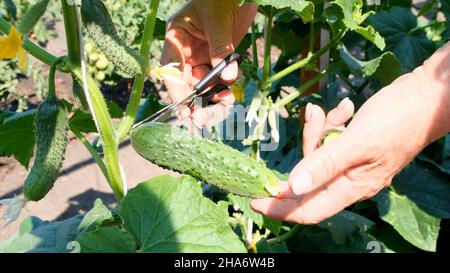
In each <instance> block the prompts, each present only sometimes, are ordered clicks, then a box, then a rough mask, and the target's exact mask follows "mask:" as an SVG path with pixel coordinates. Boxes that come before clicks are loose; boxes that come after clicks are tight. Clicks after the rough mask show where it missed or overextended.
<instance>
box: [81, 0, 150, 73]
mask: <svg viewBox="0 0 450 273" xmlns="http://www.w3.org/2000/svg"><path fill="white" fill-rule="evenodd" d="M81 18H82V20H83V24H84V26H85V28H86V31H87V33H88V34H89V36H90V37H91V39H92V41H93V42H94V44H95V45H96V46H97V47H98V48H99V49H100V50H101V51H102V52H103V53H104V54H105V56H106V57H107V58H108V60H109V61H110V62H111V63H113V64H114V66H115V68H116V69H117V70H119V71H121V72H123V73H125V74H127V75H128V76H131V77H134V76H136V75H140V74H143V73H144V72H145V71H144V67H145V65H144V59H143V58H142V57H141V56H140V55H139V54H138V53H137V52H136V51H134V50H133V49H132V48H130V47H129V46H128V45H127V44H126V43H125V41H123V40H122V39H121V38H120V37H119V35H118V34H117V31H116V28H115V27H114V24H113V22H112V19H111V15H110V14H109V11H108V9H107V8H106V6H105V4H104V3H103V1H101V0H83V1H82V4H81Z"/></svg>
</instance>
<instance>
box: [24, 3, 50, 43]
mask: <svg viewBox="0 0 450 273" xmlns="http://www.w3.org/2000/svg"><path fill="white" fill-rule="evenodd" d="M48 2H49V0H41V1H39V2H37V3H36V4H34V5H33V6H31V8H30V9H29V10H28V11H27V12H26V13H25V15H24V16H23V17H22V19H21V20H20V21H19V24H18V27H17V28H18V30H19V31H20V33H22V35H27V34H28V33H29V32H30V31H31V30H32V29H33V27H34V26H35V25H36V24H37V22H38V21H39V20H40V19H41V17H42V16H43V15H44V13H45V11H46V10H47V6H48Z"/></svg>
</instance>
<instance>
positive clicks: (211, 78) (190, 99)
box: [133, 53, 241, 128]
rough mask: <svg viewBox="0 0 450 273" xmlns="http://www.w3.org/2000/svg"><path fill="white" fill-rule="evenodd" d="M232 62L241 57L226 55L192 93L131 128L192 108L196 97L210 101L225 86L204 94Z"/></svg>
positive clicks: (213, 88)
mask: <svg viewBox="0 0 450 273" xmlns="http://www.w3.org/2000/svg"><path fill="white" fill-rule="evenodd" d="M233 61H238V62H239V61H241V56H240V55H239V54H237V53H232V54H230V55H228V56H227V57H225V59H223V61H221V62H220V63H219V64H218V65H216V66H215V67H214V68H213V69H212V70H211V72H209V73H208V74H207V75H206V76H205V77H204V78H203V79H202V80H201V81H200V82H198V83H197V84H196V85H195V86H194V91H193V92H192V93H191V94H189V95H187V96H186V97H184V98H183V99H182V100H180V101H178V102H174V103H172V104H169V105H168V106H166V107H164V108H163V109H161V110H159V111H158V112H156V113H154V114H153V115H151V116H150V117H148V118H146V119H144V120H142V121H141V122H139V123H136V124H135V125H134V126H133V128H136V127H137V126H139V125H141V124H142V123H146V122H155V121H158V120H160V119H161V118H162V117H164V116H165V114H167V113H169V112H172V111H175V110H176V109H177V108H178V107H179V106H181V105H184V104H187V105H188V107H192V105H193V104H194V99H195V98H196V97H202V98H204V99H210V98H212V97H213V96H214V95H215V94H216V93H217V92H219V91H221V90H223V89H226V88H227V86H226V85H224V84H222V83H219V84H216V85H215V86H214V87H212V88H211V89H210V90H208V91H207V92H204V91H205V90H206V89H207V88H208V87H209V86H210V85H211V84H212V83H214V82H216V81H217V80H218V79H219V78H220V75H221V74H222V71H223V70H224V69H225V67H227V65H229V64H230V63H231V62H233Z"/></svg>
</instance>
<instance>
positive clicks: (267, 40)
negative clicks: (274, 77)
mask: <svg viewBox="0 0 450 273" xmlns="http://www.w3.org/2000/svg"><path fill="white" fill-rule="evenodd" d="M272 24H273V8H270V11H269V15H268V19H267V25H266V33H265V37H264V67H263V75H262V77H261V83H262V87H263V88H264V87H267V86H270V84H269V83H268V82H267V79H268V78H269V75H270V69H271V66H272V64H271V62H270V57H271V54H270V53H271V47H272Z"/></svg>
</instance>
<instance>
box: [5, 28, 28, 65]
mask: <svg viewBox="0 0 450 273" xmlns="http://www.w3.org/2000/svg"><path fill="white" fill-rule="evenodd" d="M0 48H1V50H0V60H4V59H13V58H15V57H17V58H18V61H19V63H18V65H19V69H20V70H21V71H22V72H25V71H26V70H27V63H28V57H27V54H26V52H25V50H24V49H23V47H22V34H21V33H20V32H18V31H17V29H16V28H15V27H14V26H11V30H10V32H9V35H7V36H2V37H0Z"/></svg>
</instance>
